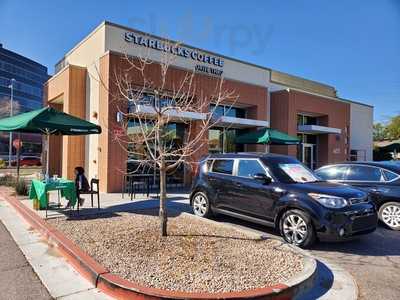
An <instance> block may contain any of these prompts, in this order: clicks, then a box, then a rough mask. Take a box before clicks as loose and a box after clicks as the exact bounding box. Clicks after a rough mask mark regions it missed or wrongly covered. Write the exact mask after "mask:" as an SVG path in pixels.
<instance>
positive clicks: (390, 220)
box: [315, 161, 400, 230]
mask: <svg viewBox="0 0 400 300" xmlns="http://www.w3.org/2000/svg"><path fill="white" fill-rule="evenodd" d="M315 173H316V174H317V175H318V176H319V177H320V178H322V179H324V180H327V181H331V182H337V183H345V184H349V185H352V186H354V187H356V188H358V189H361V190H364V191H366V192H368V193H370V195H371V199H372V200H373V201H374V203H375V205H376V208H377V210H378V212H379V213H378V215H379V219H380V220H381V221H382V222H383V223H384V224H385V225H386V226H388V227H389V228H391V229H393V230H400V164H399V163H398V162H395V161H385V162H345V163H340V164H334V165H329V166H325V167H322V168H320V169H318V170H317V171H315Z"/></svg>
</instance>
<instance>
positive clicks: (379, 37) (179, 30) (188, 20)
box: [0, 0, 400, 121]
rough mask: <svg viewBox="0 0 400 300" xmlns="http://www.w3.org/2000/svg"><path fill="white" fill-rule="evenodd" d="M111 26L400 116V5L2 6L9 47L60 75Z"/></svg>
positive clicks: (385, 0)
mask: <svg viewBox="0 0 400 300" xmlns="http://www.w3.org/2000/svg"><path fill="white" fill-rule="evenodd" d="M102 20H109V21H112V22H115V23H119V24H122V25H127V26H131V27H134V28H137V29H140V30H143V31H146V32H150V33H153V34H157V35H162V36H166V37H169V38H173V39H176V40H180V41H182V42H185V43H187V44H190V45H193V46H196V47H199V48H203V49H207V50H211V51H214V52H217V53H221V54H224V55H227V56H232V57H235V58H239V59H242V60H245V61H249V62H252V63H256V64H259V65H263V66H267V67H271V68H274V69H277V70H280V71H284V72H288V73H291V74H295V75H298V76H302V77H305V78H308V79H312V80H317V81H320V82H323V83H327V84H329V85H333V86H335V87H336V88H337V90H338V94H339V96H340V97H343V98H346V99H352V100H356V101H362V102H365V103H368V104H372V105H374V106H375V120H377V121H384V120H387V118H388V117H389V116H393V115H395V114H399V113H400V55H399V54H400V1H399V0H379V1H376V0H347V1H346V0H336V1H331V0H303V1H297V0H286V1H282V0H280V1H279V0H264V1H250V0H248V1H240V2H239V1H215V0H214V1H206V0H202V1H173V0H169V1H117V0H113V1H40V0H37V1H17V0H13V1H12V0H0V43H3V45H4V47H6V48H8V49H10V50H13V51H16V52H18V53H20V54H23V55H25V56H27V57H30V58H32V59H34V60H37V61H38V62H40V63H42V64H44V65H46V66H47V67H48V68H49V73H50V74H52V73H53V71H54V64H55V63H56V62H57V61H58V60H59V59H60V58H61V57H62V55H63V54H64V53H65V52H67V51H68V50H69V49H70V48H72V47H73V46H74V45H75V44H76V43H77V42H78V41H80V40H81V39H82V38H83V37H85V36H86V35H87V34H88V33H89V32H90V31H91V30H92V29H93V28H95V27H96V26H97V25H98V24H99V23H100V22H101V21H102Z"/></svg>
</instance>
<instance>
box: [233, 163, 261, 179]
mask: <svg viewBox="0 0 400 300" xmlns="http://www.w3.org/2000/svg"><path fill="white" fill-rule="evenodd" d="M260 173H261V174H265V169H264V168H263V166H262V165H261V164H260V162H259V161H258V160H254V159H241V160H239V168H238V174H237V175H238V176H242V177H250V178H252V177H253V176H254V175H255V174H260Z"/></svg>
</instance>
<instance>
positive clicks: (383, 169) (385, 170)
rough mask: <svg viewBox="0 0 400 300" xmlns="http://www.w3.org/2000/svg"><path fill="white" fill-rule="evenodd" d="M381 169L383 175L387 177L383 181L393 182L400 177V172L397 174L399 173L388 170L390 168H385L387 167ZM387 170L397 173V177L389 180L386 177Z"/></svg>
mask: <svg viewBox="0 0 400 300" xmlns="http://www.w3.org/2000/svg"><path fill="white" fill-rule="evenodd" d="M380 169H381V172H382V175H383V177H384V178H385V181H383V182H393V181H396V180H399V178H400V175H399V174H397V173H395V172H393V171H390V170H388V169H385V168H380ZM385 172H388V173H392V174H394V175H396V177H395V178H394V179H391V180H387V179H386V175H385Z"/></svg>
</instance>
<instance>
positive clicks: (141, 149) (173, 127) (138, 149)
mask: <svg viewBox="0 0 400 300" xmlns="http://www.w3.org/2000/svg"><path fill="white" fill-rule="evenodd" d="M144 126H145V127H144V128H143V129H145V130H151V128H152V123H151V121H148V122H147V123H145V124H144ZM141 132H142V128H140V124H139V122H138V121H137V120H134V119H133V120H130V121H129V123H128V135H129V137H130V140H131V141H135V140H140V139H141V138H140V137H141ZM184 135H185V124H182V123H170V124H167V125H166V126H165V127H164V133H163V134H162V136H163V143H165V144H166V146H167V147H168V148H169V149H170V151H173V150H177V149H179V148H180V147H182V145H183V142H184ZM152 146H153V145H152V144H150V147H152ZM128 151H129V154H128V160H127V171H128V172H130V173H131V172H134V173H153V172H154V167H153V166H149V165H142V164H141V161H143V160H151V159H150V155H149V153H148V148H147V146H146V145H145V144H144V143H135V142H132V143H130V144H129V145H128ZM175 161H176V157H173V156H171V157H168V158H167V162H166V163H167V165H171V164H173V163H175ZM183 180H184V166H183V165H182V164H180V165H178V166H176V168H175V169H174V170H170V171H169V172H168V174H167V184H169V183H170V184H182V183H183Z"/></svg>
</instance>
